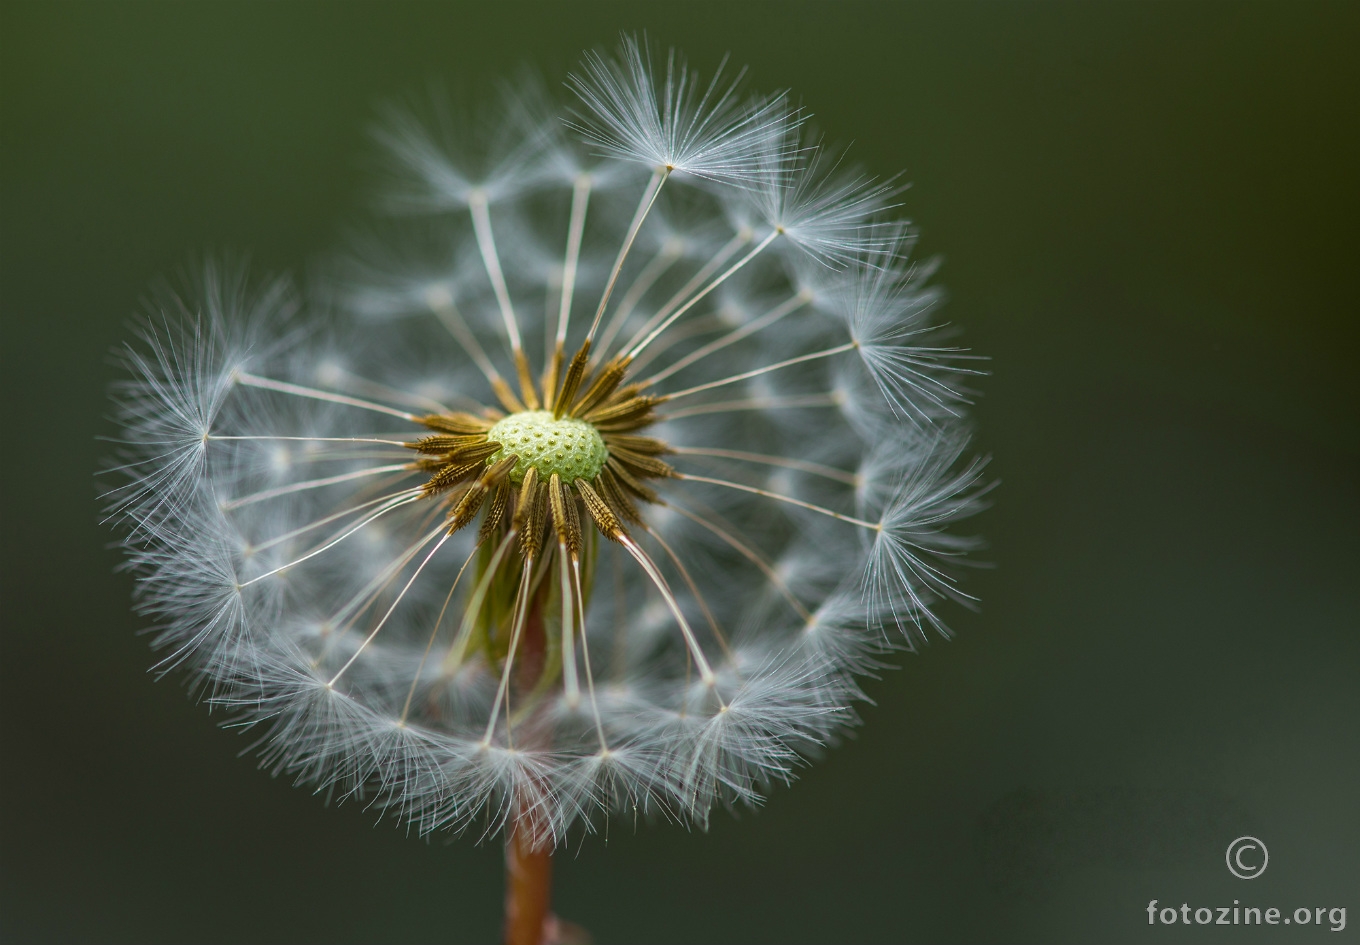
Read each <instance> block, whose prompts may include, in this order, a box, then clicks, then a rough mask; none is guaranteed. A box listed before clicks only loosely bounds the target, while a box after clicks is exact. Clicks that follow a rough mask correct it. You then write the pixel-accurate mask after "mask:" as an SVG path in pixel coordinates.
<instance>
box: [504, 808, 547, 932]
mask: <svg viewBox="0 0 1360 945" xmlns="http://www.w3.org/2000/svg"><path fill="white" fill-rule="evenodd" d="M551 902H552V847H551V846H548V845H546V844H545V845H541V846H540V847H538V848H537V849H535V847H534V845H533V841H532V836H531V834H530V832H529V831H527V830H525V829H523V828H522V827H520V826H518V825H516V826H515V827H514V828H512V829H511V831H510V839H509V840H508V841H507V842H506V844H505V939H504V941H505V945H546V942H547V938H546V934H545V933H546V932H547V931H548V925H549V919H550V918H551V913H550V904H551Z"/></svg>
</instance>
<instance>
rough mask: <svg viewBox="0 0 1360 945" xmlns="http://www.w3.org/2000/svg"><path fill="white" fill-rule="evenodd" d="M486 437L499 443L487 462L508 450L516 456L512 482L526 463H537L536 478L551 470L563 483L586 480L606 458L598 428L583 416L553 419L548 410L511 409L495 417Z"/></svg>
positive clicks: (520, 477)
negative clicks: (507, 412) (521, 410)
mask: <svg viewBox="0 0 1360 945" xmlns="http://www.w3.org/2000/svg"><path fill="white" fill-rule="evenodd" d="M486 437H487V439H488V440H490V441H491V442H493V443H499V444H501V448H500V451H499V452H497V453H496V454H495V455H494V456H492V457H491V458H490V459H489V460H487V463H488V464H490V463H495V462H499V461H500V460H501V459H502V458H503V457H506V456H510V455H512V454H513V455H515V456H518V457H519V462H517V463H515V468H514V470H512V471H511V473H510V478H511V480H512V481H514V482H522V481H523V480H524V474H525V473H526V472H528V470H529V467H530V466H536V467H538V476H539V480H540V481H543V480H546V479H548V478H549V477H551V476H552V474H553V473H557V475H559V476H561V477H562V481H563V482H565V483H572V482H575V481H576V480H577V479H585V480H587V481H590V480H593V479H594V478H595V477H596V475H598V474H599V472H600V470H601V469H602V468H604V461H605V460H606V459H608V458H609V451H608V450H607V449H605V445H604V440H603V439H602V438H601V437H600V434H599V431H598V430H596V429H595V428H594V427H593V426H591V425H590V424H588V423H586V422H585V421H584V420H573V419H571V418H570V417H563V418H562V419H560V420H554V419H553V415H552V411H550V410H526V411H524V412H523V413H512V414H510V416H508V417H503V418H501V419H500V420H498V421H497V422H496V424H495V426H493V427H492V428H491V429H490V430H489V431H487V434H486Z"/></svg>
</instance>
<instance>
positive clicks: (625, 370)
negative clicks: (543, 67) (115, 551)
mask: <svg viewBox="0 0 1360 945" xmlns="http://www.w3.org/2000/svg"><path fill="white" fill-rule="evenodd" d="M740 79H741V76H737V77H736V78H735V79H729V78H727V77H725V76H724V74H723V70H719V74H718V75H717V76H716V77H715V78H713V79H712V80H710V81H701V80H700V79H699V78H698V77H697V76H696V75H695V74H694V73H693V72H692V71H691V70H690V69H689V68H688V67H687V66H686V65H685V63H684V62H683V61H682V60H680V59H679V58H678V57H677V56H676V55H674V54H671V55H670V56H668V57H665V58H664V60H658V61H657V62H655V63H654V62H653V57H652V56H651V55H650V54H649V52H648V50H647V49H646V47H645V46H644V45H643V44H641V43H638V42H636V41H633V40H625V42H624V44H623V47H622V51H621V53H620V54H619V55H618V56H617V57H616V58H611V57H607V56H603V55H591V56H588V57H587V59H586V60H585V62H584V64H583V67H582V69H581V71H580V72H579V73H578V74H577V75H575V76H574V77H573V78H572V79H571V80H570V81H569V83H568V85H569V88H570V90H571V92H572V93H574V95H575V101H574V104H573V105H572V106H571V108H570V110H569V111H567V112H565V113H563V115H562V116H554V115H551V114H550V111H551V107H550V106H549V105H548V104H545V103H546V101H547V96H546V94H545V93H544V92H543V91H542V90H541V89H529V90H527V91H526V90H521V91H520V92H518V93H516V94H515V95H513V96H510V97H508V98H507V100H506V101H505V102H501V103H498V107H497V111H496V115H497V118H496V120H495V121H494V122H491V123H486V122H484V123H482V125H480V126H479V125H478V124H477V123H476V122H469V123H466V124H465V125H463V126H456V125H449V124H448V123H447V122H446V123H445V124H444V125H443V126H440V124H439V120H438V117H437V116H436V118H435V119H433V120H425V119H422V118H420V117H417V115H416V113H415V112H414V111H412V110H401V109H394V110H392V111H391V112H389V113H388V115H387V116H386V119H385V121H384V123H383V124H382V125H381V127H380V128H379V130H378V131H377V133H376V138H377V140H378V142H379V144H380V145H381V146H382V147H384V148H385V149H386V150H387V151H388V153H389V156H390V158H391V164H390V166H391V167H392V168H393V171H394V174H393V176H394V179H393V181H392V182H391V187H390V188H389V193H390V197H391V199H390V200H389V201H387V203H386V204H385V206H386V208H387V210H388V211H389V214H388V216H387V217H386V218H384V220H382V221H380V222H376V223H374V224H373V225H372V227H371V228H370V230H369V231H367V232H366V233H365V234H364V235H362V236H359V237H356V238H355V240H354V246H353V249H352V251H351V252H350V253H349V254H347V255H346V256H344V257H342V258H340V259H338V260H336V261H335V262H334V263H333V264H330V265H328V266H327V267H326V268H325V269H324V272H323V273H321V274H320V275H319V276H318V279H317V282H318V286H319V288H318V290H317V291H316V292H313V293H311V294H310V295H309V297H308V299H307V300H306V301H304V300H302V299H301V298H300V297H299V296H298V295H297V294H295V293H294V292H293V290H291V289H290V288H289V286H288V284H287V283H286V282H281V281H280V282H273V283H268V284H263V285H256V284H252V283H251V282H250V280H249V279H248V278H247V277H246V276H245V275H244V274H243V272H242V271H241V268H240V267H239V266H221V265H219V266H216V267H214V266H208V267H206V268H205V269H204V271H203V273H202V276H201V278H200V279H199V281H198V284H197V285H196V286H195V287H194V289H193V291H194V292H196V293H197V294H196V295H189V294H185V295H182V296H172V295H169V294H162V295H161V296H159V297H158V298H157V300H156V301H155V302H154V304H153V306H152V308H153V312H152V315H151V317H150V318H149V320H148V321H147V322H146V325H145V328H144V330H143V332H142V335H141V338H140V339H139V340H138V341H137V342H135V343H133V344H131V345H129V346H128V348H127V349H126V352H125V354H124V361H125V363H126V367H127V378H126V379H125V380H123V381H121V382H120V383H119V384H118V386H117V388H116V391H115V400H116V403H117V407H118V419H119V422H120V424H121V426H122V434H121V446H120V455H119V457H118V459H117V469H116V470H115V474H116V475H119V476H121V477H122V478H121V480H120V484H119V485H118V486H117V487H116V488H114V489H113V491H112V492H111V493H110V495H109V503H110V507H111V508H112V509H113V510H114V512H115V514H116V515H117V517H118V518H119V519H120V520H121V521H122V522H123V523H124V535H125V540H124V544H125V547H126V550H127V554H128V557H129V560H130V563H131V566H132V568H133V569H134V571H135V573H136V575H137V578H138V590H137V595H138V596H137V602H138V606H139V607H140V609H141V611H142V612H143V613H144V614H146V615H147V616H148V617H150V618H151V619H152V620H153V621H154V622H155V624H156V626H157V628H158V636H157V638H156V642H157V645H158V646H159V647H161V648H162V652H163V654H164V655H163V662H162V665H163V666H164V667H167V668H171V667H175V668H180V667H182V668H184V669H186V670H187V671H189V672H191V673H193V674H196V677H197V678H198V679H199V680H200V681H201V682H202V685H203V689H202V691H203V693H204V694H205V698H206V699H208V700H209V701H211V702H212V703H214V704H216V705H220V706H225V707H228V708H229V709H230V710H231V718H232V724H237V725H242V726H245V727H247V728H251V729H253V730H254V731H255V732H256V733H257V735H258V736H259V738H260V746H261V751H262V756H263V758H264V763H265V764H266V765H267V766H268V767H269V768H270V769H272V770H274V771H277V772H280V773H283V774H286V775H289V776H292V777H295V778H296V779H297V780H298V781H299V782H300V783H304V784H308V785H311V786H313V787H315V788H316V789H317V790H321V791H325V792H328V793H333V794H338V795H341V796H355V797H360V798H363V799H365V800H366V802H371V803H374V804H377V805H380V806H382V807H383V808H387V809H391V810H392V811H394V812H396V813H397V814H398V815H399V816H400V817H402V818H405V819H407V820H408V821H409V822H410V823H411V824H412V825H414V827H415V828H417V829H418V830H419V831H421V832H429V831H434V830H439V829H452V830H455V831H457V830H463V829H466V828H473V829H474V830H476V831H478V832H480V833H483V834H489V833H494V832H496V831H498V830H499V829H501V828H502V827H504V826H506V825H508V824H510V825H513V826H514V827H515V828H516V829H521V830H525V831H528V832H530V833H531V834H532V835H533V837H534V838H535V839H536V841H538V842H542V843H548V844H550V843H553V842H556V841H558V840H560V839H561V838H562V837H563V836H564V834H565V833H566V831H567V830H568V829H569V828H571V827H572V826H573V825H581V826H584V827H585V829H591V827H592V826H593V825H597V824H598V823H600V822H601V820H602V818H603V817H605V816H608V815H609V814H610V812H622V813H624V814H625V815H626V816H628V817H632V816H634V815H635V814H636V813H638V812H643V813H649V812H657V813H660V814H662V815H664V816H670V817H674V818H677V819H682V820H687V821H690V822H697V823H700V824H702V823H704V822H705V821H706V818H707V817H708V815H709V812H710V810H711V809H712V808H713V806H714V805H715V804H719V803H732V802H739V801H755V800H757V799H758V798H759V796H760V793H761V791H762V790H764V788H765V787H766V786H767V785H769V784H770V783H772V782H778V781H787V780H789V779H790V778H791V777H792V774H793V772H794V770H795V768H796V766H797V765H798V764H799V763H800V758H802V757H804V756H806V755H807V753H808V752H809V751H813V750H815V749H816V748H817V746H819V745H823V744H825V743H826V742H827V741H828V740H830V739H833V738H834V737H835V734H836V732H837V731H838V730H840V729H842V728H843V727H844V726H846V725H847V724H850V723H852V722H853V721H854V714H853V711H852V708H851V706H852V703H853V702H854V701H855V700H856V698H858V696H859V690H858V688H857V685H856V682H855V676H856V674H858V673H863V672H866V671H869V670H872V668H873V667H874V666H875V665H878V663H879V660H881V659H882V658H883V655H884V653H885V652H886V651H888V650H890V649H892V648H894V647H900V646H906V647H914V646H915V645H916V644H917V643H918V642H920V641H921V640H923V639H924V638H925V636H926V634H927V632H928V631H931V628H935V629H936V630H939V631H941V632H943V631H944V625H943V623H942V622H941V620H940V618H939V616H938V615H937V614H936V607H937V606H938V605H939V604H940V603H941V602H942V601H943V600H944V599H946V598H953V599H956V600H964V601H965V602H967V600H969V598H967V597H966V595H964V594H963V593H962V592H961V591H960V590H959V589H958V587H957V585H956V583H955V580H956V574H955V571H954V564H955V563H956V562H957V560H958V557H959V556H960V555H962V554H964V553H965V552H967V551H969V550H971V549H972V548H973V547H975V544H976V543H975V541H974V540H973V539H969V538H966V537H960V536H958V535H956V534H955V533H954V532H953V531H952V530H951V529H953V528H954V527H956V525H957V523H958V521H959V520H960V519H962V518H964V517H966V516H968V515H971V514H972V513H973V512H975V511H977V510H978V509H979V508H980V507H981V505H982V495H983V493H984V492H985V490H986V483H985V482H984V480H983V478H982V463H981V462H980V461H978V460H972V461H970V460H969V459H968V458H967V455H966V454H967V451H968V443H969V439H970V429H969V427H968V424H967V421H966V418H965V408H966V396H967V391H966V390H965V389H964V388H963V387H962V386H961V381H963V380H966V375H968V374H970V373H977V372H976V371H975V370H974V369H973V368H971V367H969V366H968V365H969V364H970V363H972V362H969V361H967V360H965V359H964V353H963V351H962V350H961V349H957V348H954V347H951V346H947V345H945V344H943V343H942V340H941V337H942V336H941V334H940V332H939V330H938V328H937V327H936V326H937V322H936V320H935V313H936V309H937V307H938V303H939V293H938V292H937V291H936V290H935V289H934V288H933V287H931V286H929V285H927V284H926V283H927V279H928V277H929V275H930V272H929V271H928V268H929V267H918V266H915V265H914V264H913V263H911V262H909V260H908V253H909V250H910V248H911V238H910V235H909V231H908V229H907V227H906V225H905V224H904V223H903V222H902V221H900V220H897V219H894V218H893V216H892V212H893V207H892V206H891V205H890V201H891V199H892V193H893V191H892V189H891V188H890V187H888V186H887V185H885V184H883V183H881V182H875V181H874V180H872V179H869V178H867V177H864V176H862V175H860V174H858V173H857V172H854V171H853V170H847V169H844V168H842V167H841V166H840V162H839V160H835V159H827V158H826V157H825V156H824V155H825V152H824V150H823V149H822V148H821V147H820V146H819V145H816V144H810V143H809V141H808V138H807V136H806V130H805V121H804V115H803V114H802V113H801V112H799V111H798V110H796V109H793V108H791V107H790V106H789V104H788V102H787V100H786V99H785V97H784V96H782V95H775V96H756V95H750V94H748V93H746V92H745V91H744V90H743V88H742V85H741V82H740ZM507 116H508V117H507ZM488 124H490V125H491V127H487V125H488ZM469 156H471V157H469Z"/></svg>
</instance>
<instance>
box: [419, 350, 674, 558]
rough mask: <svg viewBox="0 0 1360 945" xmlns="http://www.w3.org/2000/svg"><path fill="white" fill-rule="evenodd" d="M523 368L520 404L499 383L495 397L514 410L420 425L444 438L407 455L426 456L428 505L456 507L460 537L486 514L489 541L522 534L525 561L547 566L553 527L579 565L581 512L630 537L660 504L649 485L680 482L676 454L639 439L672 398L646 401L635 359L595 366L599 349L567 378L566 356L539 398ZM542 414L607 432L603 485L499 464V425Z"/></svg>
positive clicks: (428, 439) (609, 532) (483, 534)
mask: <svg viewBox="0 0 1360 945" xmlns="http://www.w3.org/2000/svg"><path fill="white" fill-rule="evenodd" d="M517 361H519V362H520V363H519V364H518V365H517V367H518V372H517V373H518V374H519V380H520V389H521V394H520V396H516V395H515V394H514V392H513V391H512V390H511V388H510V386H509V385H508V384H506V383H505V382H504V381H503V380H502V379H500V378H496V379H493V383H492V387H493V390H494V392H495V394H496V397H497V399H498V400H499V401H500V402H501V406H502V407H503V408H504V409H497V408H494V407H487V408H484V409H483V410H482V411H481V413H480V415H478V414H473V413H442V414H430V415H428V416H425V417H421V418H420V421H419V422H420V423H422V424H424V425H425V426H426V427H428V428H429V429H431V430H433V431H435V432H434V434H433V435H431V436H425V437H422V438H420V439H418V440H415V441H412V442H410V443H408V444H407V446H408V447H409V448H410V449H413V450H415V451H416V452H418V453H420V454H422V458H421V459H419V460H417V461H416V462H415V464H414V466H415V468H417V469H420V470H423V471H427V472H429V474H430V478H429V480H428V481H427V482H426V483H425V487H424V490H425V495H427V496H431V497H439V499H440V501H442V502H444V503H445V505H446V506H447V508H448V512H447V516H446V517H447V521H448V530H449V533H450V534H452V533H453V532H456V531H458V530H459V529H461V528H464V527H466V526H467V525H469V524H471V522H472V521H473V520H474V519H475V518H476V517H477V515H478V514H479V513H480V512H481V511H482V510H483V509H485V510H486V515H485V516H484V517H483V519H482V524H481V528H480V534H479V536H478V537H479V539H480V540H485V539H488V538H491V537H492V536H494V535H498V534H503V533H504V532H505V531H507V530H514V531H516V532H517V533H518V535H519V546H520V553H521V554H522V555H523V556H524V557H525V558H526V559H529V560H535V559H537V558H538V555H539V552H540V550H541V548H542V546H543V539H544V537H545V534H546V532H547V529H548V527H549V525H551V527H552V529H553V531H554V533H555V537H556V539H557V542H558V544H559V545H561V546H563V547H565V548H566V550H567V552H568V554H570V555H571V556H572V557H573V558H575V557H577V556H579V555H580V553H581V548H582V545H583V534H582V531H581V519H582V516H581V509H584V510H585V513H586V516H587V517H588V518H589V519H590V521H592V522H593V523H594V524H595V527H596V528H597V529H598V530H599V531H600V533H601V534H602V535H604V536H605V537H606V538H611V539H614V540H615V541H617V540H619V539H621V538H623V537H626V536H627V534H628V525H629V524H634V525H639V526H640V525H642V516H641V514H640V513H639V511H638V506H637V501H638V500H641V501H643V502H649V503H655V502H659V501H660V499H659V498H658V496H657V494H656V492H655V491H654V490H653V489H652V488H651V487H649V486H648V485H647V480H649V479H664V478H667V477H670V476H674V475H675V470H674V469H673V468H672V467H671V465H670V464H669V463H667V462H665V461H664V460H662V459H661V458H660V457H661V456H663V455H664V454H666V453H668V452H670V451H671V450H670V447H669V446H667V444H666V443H665V442H663V441H661V440H658V439H656V438H654V437H649V436H643V435H640V434H639V432H638V431H640V430H642V429H644V428H645V427H647V426H649V425H651V424H652V423H653V422H654V421H655V420H656V414H655V412H654V411H655V408H656V406H657V405H658V404H660V403H661V402H662V401H664V400H665V398H664V397H658V396H654V395H649V394H644V393H642V386H641V385H638V384H631V385H627V384H624V381H625V380H626V379H627V376H628V367H629V363H630V362H629V359H628V358H627V357H625V356H620V357H616V358H614V359H612V360H610V361H609V362H607V363H605V364H603V365H596V366H592V365H591V364H590V343H589V342H586V343H585V344H584V345H582V346H581V349H580V350H579V351H577V353H576V355H575V356H574V357H573V358H572V359H571V363H570V364H569V365H567V369H566V373H565V376H562V367H563V353H562V350H561V348H560V347H559V348H558V350H557V352H556V353H555V354H554V356H553V358H552V360H551V362H550V363H549V365H548V368H547V370H546V371H545V372H544V375H543V378H542V386H541V388H539V389H536V388H535V386H534V384H533V382H532V380H531V376H530V372H529V370H528V367H527V365H526V364H525V363H524V362H523V358H522V356H521V357H520V358H518V359H517ZM559 376H562V380H561V384H560V385H559V384H558V377H559ZM537 410H544V411H551V412H552V415H553V417H554V418H557V419H561V418H569V419H574V420H579V421H582V422H584V423H587V424H589V425H590V426H591V427H593V428H594V430H595V431H596V432H598V434H599V435H600V438H601V439H602V440H603V441H604V445H605V449H606V451H607V456H606V458H605V461H604V464H603V465H602V466H601V467H600V469H599V471H598V472H597V473H596V474H595V475H594V476H593V477H591V478H586V477H579V478H576V479H574V480H573V481H571V482H564V481H563V479H562V477H561V476H560V475H559V474H558V473H557V472H551V473H549V474H547V475H545V474H544V471H543V470H540V469H539V468H538V467H537V466H530V467H528V468H527V469H523V468H517V466H518V464H519V459H520V458H519V456H517V455H515V454H513V453H510V454H505V455H501V456H500V457H499V458H496V457H497V454H498V453H502V452H503V445H502V444H501V443H499V442H496V441H494V440H492V439H491V438H490V436H489V435H488V434H489V433H490V431H491V429H492V428H493V427H494V426H495V425H496V423H497V421H499V420H502V419H504V418H505V417H507V416H512V415H515V414H525V413H527V412H529V411H537ZM512 473H514V474H516V476H515V478H519V482H518V483H516V482H515V481H513V479H512Z"/></svg>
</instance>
